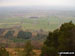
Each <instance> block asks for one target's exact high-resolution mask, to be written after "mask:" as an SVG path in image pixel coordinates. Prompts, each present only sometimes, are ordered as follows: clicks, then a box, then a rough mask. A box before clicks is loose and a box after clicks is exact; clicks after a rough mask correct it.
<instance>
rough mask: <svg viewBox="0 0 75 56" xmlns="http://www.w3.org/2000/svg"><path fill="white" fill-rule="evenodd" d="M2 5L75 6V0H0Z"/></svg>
mask: <svg viewBox="0 0 75 56" xmlns="http://www.w3.org/2000/svg"><path fill="white" fill-rule="evenodd" d="M0 6H63V7H66V6H67V7H75V0H0Z"/></svg>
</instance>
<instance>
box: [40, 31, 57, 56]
mask: <svg viewBox="0 0 75 56" xmlns="http://www.w3.org/2000/svg"><path fill="white" fill-rule="evenodd" d="M55 36H56V37H55ZM57 36H58V34H56V31H55V33H53V32H49V34H48V37H47V39H46V41H45V42H44V46H43V48H42V54H41V56H55V55H56V53H57V47H58V40H57Z"/></svg>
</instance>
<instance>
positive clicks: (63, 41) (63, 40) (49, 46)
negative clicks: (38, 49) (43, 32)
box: [41, 21, 75, 56]
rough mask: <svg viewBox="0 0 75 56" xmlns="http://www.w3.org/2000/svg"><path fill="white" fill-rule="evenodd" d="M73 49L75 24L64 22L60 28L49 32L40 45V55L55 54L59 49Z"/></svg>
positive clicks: (55, 55)
mask: <svg viewBox="0 0 75 56" xmlns="http://www.w3.org/2000/svg"><path fill="white" fill-rule="evenodd" d="M74 50H75V25H74V24H73V23H72V21H71V22H69V23H64V24H62V25H61V27H60V29H57V30H55V31H53V32H49V34H48V37H47V39H46V41H45V42H44V45H43V47H42V53H41V56H57V53H58V52H59V51H74Z"/></svg>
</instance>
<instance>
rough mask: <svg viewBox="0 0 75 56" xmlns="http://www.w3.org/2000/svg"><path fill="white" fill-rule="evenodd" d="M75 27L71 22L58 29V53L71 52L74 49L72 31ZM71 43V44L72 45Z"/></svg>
mask: <svg viewBox="0 0 75 56" xmlns="http://www.w3.org/2000/svg"><path fill="white" fill-rule="evenodd" d="M74 29H75V25H74V24H73V23H72V22H69V23H64V24H62V26H61V27H60V34H59V37H58V39H59V40H58V41H59V51H60V50H61V51H73V50H74V49H73V48H72V47H74V39H75V38H74V37H75V35H74V34H73V31H74ZM72 43H73V44H72Z"/></svg>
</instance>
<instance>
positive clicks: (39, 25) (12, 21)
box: [0, 16, 75, 31]
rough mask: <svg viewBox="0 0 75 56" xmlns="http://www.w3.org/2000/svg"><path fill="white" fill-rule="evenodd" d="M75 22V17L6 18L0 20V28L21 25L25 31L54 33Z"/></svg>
mask: <svg viewBox="0 0 75 56" xmlns="http://www.w3.org/2000/svg"><path fill="white" fill-rule="evenodd" d="M71 20H72V21H73V22H75V18H74V17H64V18H59V17H56V16H50V17H44V18H43V17H41V18H38V19H37V18H17V17H16V18H6V19H1V20H0V28H11V27H14V26H15V25H21V26H22V29H24V30H40V29H42V30H45V31H49V30H50V31H52V30H54V29H57V28H59V27H60V25H61V24H62V23H64V22H69V21H71Z"/></svg>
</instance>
